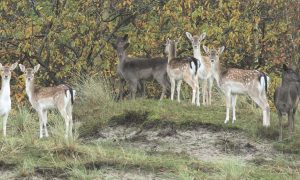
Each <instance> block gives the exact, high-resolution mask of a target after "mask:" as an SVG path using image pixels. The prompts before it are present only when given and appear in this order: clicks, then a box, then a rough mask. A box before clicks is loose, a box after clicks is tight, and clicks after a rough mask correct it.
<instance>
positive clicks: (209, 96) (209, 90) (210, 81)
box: [208, 78, 214, 105]
mask: <svg viewBox="0 0 300 180" xmlns="http://www.w3.org/2000/svg"><path fill="white" fill-rule="evenodd" d="M213 83H214V79H212V78H209V86H208V87H209V89H208V98H209V105H211V97H212V94H211V93H212V92H211V91H212V86H213Z"/></svg>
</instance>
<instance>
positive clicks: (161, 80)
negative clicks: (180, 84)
mask: <svg viewBox="0 0 300 180" xmlns="http://www.w3.org/2000/svg"><path fill="white" fill-rule="evenodd" d="M155 79H156V80H157V82H158V83H159V84H160V85H161V87H162V92H161V95H160V98H159V100H163V98H164V96H165V94H166V91H167V83H168V82H167V80H166V78H165V76H160V77H157V78H155Z"/></svg>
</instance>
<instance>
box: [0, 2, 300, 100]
mask: <svg viewBox="0 0 300 180" xmlns="http://www.w3.org/2000/svg"><path fill="white" fill-rule="evenodd" d="M299 7H300V3H299V1H298V0H258V1H250V0H245V1H239V0H202V1H194V0H143V1H139V0H29V1H28V0H27V1H20V0H2V1H1V2H0V12H1V17H0V22H1V26H0V42H1V44H0V59H1V63H4V64H5V63H13V62H15V61H19V63H22V64H25V65H26V66H28V65H30V66H33V65H35V64H37V63H39V64H41V67H42V68H41V71H40V72H39V75H38V79H39V83H40V84H41V85H51V84H58V83H60V82H67V83H72V81H73V80H74V79H76V78H77V77H80V76H83V75H87V76H102V77H106V78H107V79H109V80H110V81H112V82H115V80H116V79H117V77H116V65H117V63H118V60H117V57H116V54H115V52H114V50H113V48H112V47H111V44H110V43H111V42H113V40H114V37H115V36H116V35H123V34H125V33H126V34H128V35H129V37H130V48H129V50H128V54H129V55H130V56H163V49H164V44H165V40H166V38H168V37H169V38H173V39H174V38H179V37H180V38H181V41H180V43H179V49H178V55H179V56H181V55H192V48H191V45H190V44H189V42H188V40H187V38H186V37H185V32H186V31H189V32H191V33H193V34H200V33H202V32H206V33H207V37H206V39H205V40H204V44H205V45H208V46H210V47H213V46H215V47H216V46H221V45H222V46H223V45H224V46H225V47H226V48H225V51H224V52H225V53H224V55H223V56H222V62H223V64H224V66H227V67H239V68H245V69H259V70H263V71H265V72H267V73H268V74H269V75H270V76H271V78H272V84H271V87H270V88H271V89H274V87H275V86H276V85H277V84H278V83H279V79H278V77H279V76H280V69H279V68H280V65H281V64H282V63H283V62H285V63H288V64H290V65H291V66H293V67H294V68H298V70H299V66H300V63H299V57H300V56H299V45H300V31H299V24H298V23H299V21H300V12H299V9H300V8H299ZM113 84H114V83H113ZM12 85H13V87H12V89H13V92H14V98H15V99H16V100H17V101H18V102H22V101H23V99H24V94H25V93H24V92H23V90H24V81H23V79H22V77H21V73H20V72H19V71H16V74H15V75H14V78H12ZM149 88H150V89H153V91H152V92H151V93H160V92H159V91H157V90H155V88H153V87H152V86H150V87H149ZM115 89H116V91H117V88H115ZM271 92H272V91H271Z"/></svg>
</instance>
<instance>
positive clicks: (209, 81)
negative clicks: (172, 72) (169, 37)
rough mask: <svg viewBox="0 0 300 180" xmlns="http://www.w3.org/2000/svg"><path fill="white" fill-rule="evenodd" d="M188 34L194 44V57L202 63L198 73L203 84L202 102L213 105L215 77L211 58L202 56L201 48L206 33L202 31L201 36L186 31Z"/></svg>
mask: <svg viewBox="0 0 300 180" xmlns="http://www.w3.org/2000/svg"><path fill="white" fill-rule="evenodd" d="M186 36H187V37H188V39H189V40H190V42H191V44H192V46H193V53H194V58H196V59H198V60H199V61H200V64H201V66H200V67H199V69H198V73H197V74H198V77H199V80H200V84H201V86H202V98H203V99H202V103H203V105H211V97H212V92H211V91H212V86H213V82H214V77H213V74H212V68H211V64H210V60H209V58H208V57H207V56H202V55H201V50H200V49H201V41H202V40H203V39H204V38H205V36H206V33H202V34H201V35H200V36H197V35H195V36H192V34H191V33H189V32H186ZM207 86H208V88H207Z"/></svg>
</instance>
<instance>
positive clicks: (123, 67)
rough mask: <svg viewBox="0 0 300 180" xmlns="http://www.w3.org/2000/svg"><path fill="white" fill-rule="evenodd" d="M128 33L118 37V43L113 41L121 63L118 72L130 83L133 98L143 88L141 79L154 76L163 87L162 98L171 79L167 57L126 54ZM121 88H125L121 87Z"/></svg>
mask: <svg viewBox="0 0 300 180" xmlns="http://www.w3.org/2000/svg"><path fill="white" fill-rule="evenodd" d="M127 40H128V35H127V34H126V35H125V36H124V37H117V40H116V44H114V43H112V46H113V48H114V49H115V50H116V51H117V55H118V57H119V64H118V69H117V73H118V75H119V76H120V77H121V78H122V79H125V80H126V82H127V83H128V84H129V86H130V89H131V93H132V98H133V99H134V98H135V94H136V91H137V88H138V87H139V88H141V86H142V85H141V83H140V81H141V80H145V79H149V78H151V77H153V78H154V79H155V80H156V81H157V82H158V83H159V84H160V85H161V86H162V88H163V90H162V93H161V96H160V100H162V99H163V97H164V95H165V93H166V90H167V88H168V87H169V80H168V75H167V63H168V61H167V59H165V58H133V59H130V58H128V57H127V55H126V52H125V50H126V48H127V47H128V46H129V43H128V41H127ZM121 89H123V88H122V87H121Z"/></svg>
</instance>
